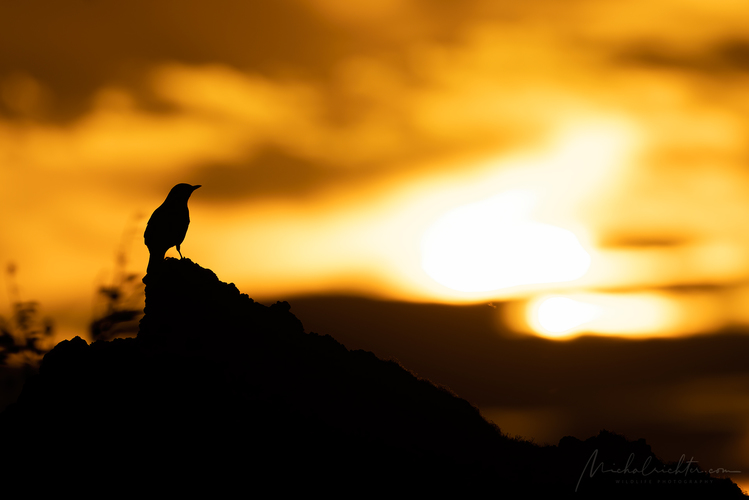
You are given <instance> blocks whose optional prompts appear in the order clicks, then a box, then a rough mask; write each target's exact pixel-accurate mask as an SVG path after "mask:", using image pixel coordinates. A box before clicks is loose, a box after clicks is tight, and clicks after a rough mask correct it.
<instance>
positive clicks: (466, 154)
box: [0, 0, 749, 336]
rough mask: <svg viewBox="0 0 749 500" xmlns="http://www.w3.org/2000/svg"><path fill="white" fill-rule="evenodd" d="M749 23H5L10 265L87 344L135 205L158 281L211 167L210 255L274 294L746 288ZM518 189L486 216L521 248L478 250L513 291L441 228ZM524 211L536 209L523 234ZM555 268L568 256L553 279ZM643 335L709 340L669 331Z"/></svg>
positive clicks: (2, 65) (646, 15)
mask: <svg viewBox="0 0 749 500" xmlns="http://www.w3.org/2000/svg"><path fill="white" fill-rule="evenodd" d="M744 11H745V8H744V7H743V6H742V5H741V4H740V3H736V2H718V3H711V4H710V5H709V6H708V5H704V4H702V3H699V2H688V3H684V2H663V3H659V4H658V6H653V5H652V4H651V3H648V2H610V3H607V4H606V5H605V6H604V5H601V4H600V3H598V2H585V1H577V2H567V3H565V5H564V6H562V5H559V4H558V3H556V2H548V1H536V2H531V3H528V4H523V5H522V6H520V5H513V4H510V3H503V2H491V1H484V2H482V1H474V2H466V3H462V4H461V6H460V8H458V7H456V6H450V5H449V4H440V5H435V4H433V3H428V2H418V1H395V0H393V1H387V2H357V3H356V4H355V5H353V4H351V3H350V2H342V1H334V0H325V1H322V0H320V1H316V0H315V1H313V0H309V1H292V0H286V1H281V2H261V3H253V4H252V5H249V4H246V3H245V2H236V1H228V0H223V1H220V2H218V3H216V4H211V6H206V5H203V4H202V3H200V2H184V3H181V4H180V6H179V8H177V7H176V6H174V5H172V4H171V3H169V2H134V3H129V4H128V5H127V6H124V5H116V4H113V3H110V2H79V3H76V2H73V3H72V4H70V5H66V6H65V7H62V6H59V5H56V4H54V3H51V2H50V3H49V5H45V8H44V9H37V8H33V7H31V6H29V5H23V4H14V5H13V6H10V7H8V14H9V15H7V16H4V18H3V20H0V43H1V44H2V46H3V47H6V50H4V51H2V53H0V111H2V118H1V119H0V145H2V147H1V148H0V151H1V152H0V176H1V177H0V179H2V182H1V183H0V190H2V193H0V194H2V196H1V197H0V204H1V205H0V206H1V208H2V212H3V213H5V214H7V215H6V217H5V223H4V225H3V229H4V231H3V232H2V234H0V238H2V245H0V258H1V259H2V260H3V261H6V262H7V261H12V262H16V263H17V264H18V266H19V275H18V279H19V281H20V283H21V286H22V290H23V295H24V297H25V298H27V299H28V298H32V297H33V298H34V299H36V300H39V301H41V302H42V303H43V304H44V305H45V307H46V308H48V309H49V310H50V311H53V312H55V313H58V314H57V315H58V316H60V319H59V322H60V331H61V332H65V335H66V336H68V335H69V334H71V333H72V332H73V330H75V329H76V328H80V327H81V326H82V325H84V324H85V323H86V322H87V321H88V319H89V316H90V311H88V310H85V311H84V310H83V309H82V308H81V307H80V304H83V303H86V304H89V303H90V300H91V296H92V294H93V290H94V288H95V285H96V282H97V279H99V278H98V277H101V276H106V274H107V273H111V272H112V267H113V262H114V254H115V252H116V251H117V248H118V245H119V244H120V241H121V238H122V236H121V235H122V233H123V231H125V230H126V228H127V227H128V225H129V224H131V221H132V219H133V217H134V216H135V215H137V214H140V215H142V216H143V217H142V218H140V219H138V222H137V224H139V225H138V226H137V228H136V229H134V230H133V233H134V234H135V237H133V238H132V239H130V240H128V241H127V244H128V245H129V246H128V248H129V254H128V255H129V259H130V260H129V268H130V269H131V270H132V271H133V272H136V273H137V272H142V270H143V268H144V265H145V262H146V258H147V255H146V252H145V248H144V247H142V246H141V245H140V244H139V243H140V241H139V237H138V235H139V234H140V232H141V231H142V227H143V226H144V225H145V222H146V220H147V216H148V215H149V214H150V212H151V211H152V210H153V208H155V207H156V206H158V204H159V203H160V202H161V201H162V200H163V198H164V196H165V194H166V192H167V191H168V189H169V188H170V187H171V186H172V185H173V184H175V183H177V182H190V183H194V184H198V183H200V184H202V185H203V186H204V188H203V189H201V190H200V191H199V192H197V193H196V195H195V196H194V197H193V199H192V201H191V203H190V205H191V209H192V214H193V216H192V220H193V222H192V226H191V228H190V232H189V234H188V238H187V240H186V242H185V245H184V248H185V250H186V251H185V254H186V255H187V256H189V257H190V258H192V259H193V260H195V261H197V262H199V263H201V264H203V265H205V266H208V267H211V268H212V269H214V270H216V272H217V273H218V274H219V276H221V277H222V279H225V280H228V281H234V282H236V283H237V284H238V285H239V286H240V288H242V289H244V290H247V291H248V292H249V293H251V295H254V296H258V297H283V296H286V295H290V294H300V293H325V292H331V291H349V292H356V293H358V294H365V295H370V296H377V297H387V298H396V299H406V300H420V301H459V302H466V301H468V302H470V301H477V300H492V299H502V298H504V297H513V296H535V295H536V294H537V293H538V292H542V291H552V292H555V293H561V294H563V295H564V294H570V293H580V292H590V291H591V288H594V289H595V290H603V291H606V290H608V291H609V292H611V291H616V290H619V289H626V290H627V291H635V292H638V293H639V292H642V291H645V292H649V291H652V290H650V289H652V288H653V287H656V288H658V289H660V288H662V287H671V286H674V285H678V286H690V287H694V286H698V287H704V286H710V287H712V288H713V289H714V290H712V291H711V292H709V293H708V295H710V294H713V295H712V296H713V298H714V297H723V295H725V294H726V293H729V294H730V295H731V297H736V299H735V300H734V302H736V301H738V303H741V301H742V300H743V296H744V295H746V294H745V293H743V286H742V285H743V283H744V282H745V281H746V279H747V277H749V266H747V263H746V260H745V259H744V258H743V256H744V255H745V254H746V251H747V250H749V232H748V231H747V230H746V229H745V225H744V224H743V222H744V220H745V215H747V214H749V203H748V202H747V201H746V200H747V199H749V198H747V196H746V195H747V193H749V177H748V176H747V169H746V166H745V158H746V153H747V151H746V147H745V145H744V142H743V140H742V139H743V137H745V135H746V120H745V118H744V117H745V116H746V115H747V114H746V107H747V105H749V101H747V99H746V97H745V95H744V94H745V93H744V92H743V89H744V88H745V85H746V83H747V72H746V69H747V67H749V63H747V61H748V60H749V59H748V58H749V56H747V54H748V53H749V48H747V47H749V45H747V43H748V42H747V41H746V40H745V38H744V34H743V33H744V23H743V22H742V21H741V19H742V14H744V13H745V12H744ZM666 20H668V22H666ZM677 20H678V22H676V21H677ZM518 191H520V192H522V193H525V194H523V195H522V196H525V198H523V199H524V200H525V201H522V202H521V204H522V205H523V206H522V207H515V206H510V205H507V204H506V203H505V204H504V205H501V204H500V205H496V204H495V205H491V202H488V203H489V205H488V206H489V207H490V208H485V209H483V210H484V212H483V214H484V215H483V217H485V218H486V222H485V223H483V224H479V223H477V225H476V227H477V228H479V229H476V231H481V229H480V228H483V227H487V226H489V227H495V226H494V225H496V224H500V226H501V227H500V229H496V227H495V231H503V234H504V235H506V236H505V237H504V239H502V238H500V239H498V240H497V241H495V242H494V243H492V244H494V245H496V246H497V248H502V249H507V252H506V253H504V254H502V253H499V254H497V253H494V252H488V253H487V256H486V257H484V259H485V262H483V263H479V262H478V260H477V261H476V262H477V264H476V267H477V269H486V268H487V267H488V266H490V265H491V266H494V267H495V268H496V269H495V273H496V275H497V279H495V280H494V281H492V276H477V277H476V279H480V280H483V281H482V283H481V284H478V283H473V282H471V281H470V280H471V278H470V276H469V277H468V278H466V279H468V281H466V279H464V278H465V276H466V273H469V274H470V272H471V271H469V270H467V269H464V268H462V267H460V266H459V265H458V264H457V263H458V262H468V261H472V260H475V259H479V257H476V256H475V255H472V254H470V255H468V254H465V252H464V253H463V254H461V253H460V252H461V250H459V249H445V245H444V244H443V243H440V242H444V241H457V240H459V239H461V238H458V237H457V236H453V235H452V234H451V233H450V231H452V230H451V229H449V228H448V229H439V223H438V221H439V220H441V218H443V217H445V216H446V214H450V213H454V212H451V211H454V210H456V209H457V210H463V209H461V208H460V207H466V206H468V207H470V206H475V205H472V204H476V203H479V204H480V203H483V202H486V200H489V199H491V198H492V197H493V196H498V195H499V196H502V195H503V193H507V192H518ZM522 196H521V198H522ZM491 207H494V208H491ZM497 207H499V208H497ZM502 207H504V208H502ZM478 210H482V209H481V208H480V206H479V208H478ZM502 210H505V212H507V211H508V210H509V212H511V213H513V214H515V215H513V217H516V219H515V222H513V223H512V224H511V227H510V226H507V225H505V226H502V225H501V223H499V222H498V221H499V220H505V219H503V217H505V215H506V213H504V212H502ZM518 210H521V211H523V213H522V214H520V215H517V214H518ZM469 211H470V209H469ZM470 217H471V218H472V219H473V220H476V217H473V216H470ZM435 224H437V226H435ZM455 224H456V226H455V227H463V226H464V223H462V222H461V221H459V220H457V221H456V222H455ZM549 226H553V228H555V229H552V232H553V231H556V230H557V229H562V230H564V231H570V232H571V234H572V235H574V236H572V238H573V239H577V243H574V242H573V243H571V245H572V246H568V247H565V248H568V249H570V248H572V247H574V246H575V245H577V244H579V245H580V246H581V248H584V251H585V252H586V253H587V255H588V257H587V258H588V259H589V260H585V258H586V257H584V256H580V255H577V256H575V255H569V256H568V257H565V256H563V255H562V256H560V255H561V254H560V252H557V251H556V249H557V248H559V247H558V245H562V246H563V247H564V245H566V244H564V243H559V241H558V240H556V239H554V238H556V236H554V235H553V234H551V233H549V232H548V231H547V232H546V233H544V231H545V229H544V227H546V228H548V227H549ZM435 227H438V229H435ZM445 227H447V226H445ZM435 231H437V232H439V231H442V233H441V234H436V233H435ZM445 231H447V232H445ZM476 231H474V233H475V232H476ZM428 234H431V235H432V236H433V237H432V239H431V240H429V239H427V240H425V238H426V237H427V235H428ZM435 234H436V235H435ZM519 234H529V236H528V238H530V240H529V241H528V242H526V244H527V245H529V246H530V247H531V248H532V247H539V246H546V247H548V248H549V249H550V250H549V251H548V252H547V254H539V255H537V256H536V257H535V259H536V260H533V259H534V257H532V256H528V257H527V258H526V257H523V258H525V262H524V263H522V264H517V265H516V262H520V258H519V257H518V256H519V255H523V256H525V255H526V254H527V252H525V251H523V250H522V248H524V247H523V246H522V245H516V244H515V242H516V241H518V240H520V239H522V237H517V238H516V237H515V236H517V235H519ZM560 234H561V233H560ZM511 235H515V236H511ZM481 237H483V236H481ZM440 238H441V239H440ZM467 238H468V239H466V240H465V245H464V246H466V247H468V248H469V249H470V248H471V247H472V246H471V239H470V238H471V236H468V237H467ZM533 238H536V239H535V240H534V239H533ZM464 239H465V237H464ZM429 241H433V242H437V243H433V245H436V246H437V248H439V250H435V249H434V248H432V249H429V248H427V247H428V245H429ZM508 241H510V243H508ZM473 246H474V247H475V246H476V245H473ZM515 247H517V248H515ZM569 251H573V250H569ZM435 252H442V254H439V253H435ZM445 252H447V253H445ZM451 252H452V253H451ZM513 252H515V253H514V254H513ZM469 253H470V252H469ZM425 255H428V256H430V257H429V258H430V259H431V261H430V262H432V264H425V261H424V259H425V258H426V257H425ZM495 255H499V257H495ZM513 255H515V257H513ZM549 259H558V263H557V264H553V265H551V264H550V265H549V266H550V267H549V270H548V271H545V272H546V274H544V272H542V271H539V270H538V268H539V266H540V265H541V263H542V262H548V261H549ZM565 259H567V260H565ZM581 259H583V260H585V262H589V264H588V265H587V266H583V267H581V268H580V269H579V270H577V271H576V270H575V269H577V268H575V267H574V266H575V265H582V264H579V263H580V262H582V261H581ZM479 260H480V259H479ZM575 262H578V264H574V263H575ZM430 266H431V267H430ZM435 266H436V267H437V268H439V269H440V270H438V271H434V269H435ZM451 266H452V267H453V268H451ZM455 266H457V267H455ZM569 266H571V267H570V269H571V270H570V271H569V272H566V273H565V272H559V269H562V268H564V269H566V268H567V267H569ZM427 268H428V269H431V271H427ZM555 269H556V271H555ZM430 272H431V274H430ZM451 273H452V274H451ZM512 273H514V274H513V276H514V277H511V278H507V276H508V275H509V274H512ZM478 274H479V275H481V274H482V273H481V272H478ZM483 274H485V273H483ZM451 275H452V276H459V277H458V278H455V279H454V280H453V281H451V279H452V278H450V277H449V276H451ZM455 280H457V281H455ZM458 282H461V283H463V284H458ZM472 286H475V287H476V289H480V290H481V291H480V292H475V291H472V289H471V287H472ZM456 287H457V288H458V290H456V289H455V288H456ZM643 289H644V290H643ZM659 293H665V294H670V297H671V299H673V300H675V301H676V302H678V303H679V304H681V306H680V305H679V304H677V306H676V307H682V309H683V308H684V307H687V308H692V307H693V305H691V303H690V305H687V306H684V303H683V301H682V300H681V295H679V294H676V295H674V294H673V293H672V291H668V290H665V291H664V290H660V291H659ZM716 294H717V295H716ZM616 297H620V296H619V295H616V296H614V298H616ZM607 300H608V299H607ZM708 301H709V298H708ZM625 302H627V301H626V300H624V301H621V303H622V305H621V306H617V305H615V306H613V307H614V309H617V308H619V309H621V308H624V309H626V307H627V306H626V304H625ZM702 309H704V313H703V314H702V316H701V318H702V319H703V323H705V324H707V325H725V324H731V323H735V322H738V323H742V322H743V321H744V318H743V317H741V316H742V315H741V314H740V310H741V307H738V308H736V307H728V308H722V309H721V308H718V309H716V308H715V307H712V308H711V307H709V306H705V307H703V308H702ZM737 309H738V310H739V312H737ZM664 314H666V313H665V312H663V313H662V314H661V316H662V315H664ZM616 321H617V324H621V319H619V320H616ZM677 323H679V322H678V321H677ZM681 323H683V321H682V322H681ZM588 327H590V328H592V327H591V326H590V324H588ZM579 328H580V329H583V330H584V329H585V328H586V326H585V325H583V326H580V327H579ZM603 329H604V330H605V329H606V328H605V327H604V328H603ZM625 329H626V328H625ZM632 329H635V326H632ZM644 331H648V332H651V333H652V332H656V333H657V332H658V331H662V332H664V334H673V333H687V331H686V330H685V329H684V328H683V327H669V326H668V325H666V324H665V323H663V322H662V321H661V322H659V321H655V322H654V323H652V324H650V325H648V326H647V328H646V329H645V330H644Z"/></svg>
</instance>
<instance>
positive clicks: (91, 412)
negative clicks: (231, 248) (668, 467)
mask: <svg viewBox="0 0 749 500" xmlns="http://www.w3.org/2000/svg"><path fill="white" fill-rule="evenodd" d="M144 282H145V283H146V308H145V316H144V317H143V319H142V320H141V323H140V331H139V333H138V336H137V338H129V339H115V340H113V341H109V342H106V341H97V342H94V343H92V344H90V345H89V344H87V343H86V342H85V341H84V340H82V339H80V338H78V337H76V338H75V339H73V340H70V341H63V342H61V343H59V344H58V345H57V346H56V347H55V348H54V349H53V350H52V351H50V352H49V353H47V355H46V356H45V357H44V360H43V362H42V365H41V368H40V371H39V374H38V375H37V376H34V377H32V378H30V379H29V380H28V381H27V383H26V385H25V387H24V389H23V392H22V394H21V396H20V397H19V399H18V401H17V402H16V403H15V404H13V405H11V406H9V407H8V408H7V409H6V410H5V411H4V412H3V413H2V414H0V425H2V428H3V429H5V430H6V433H5V435H4V438H3V439H4V441H3V447H2V449H3V452H2V457H3V458H2V459H1V460H3V463H2V464H0V465H2V468H0V470H2V471H3V472H4V474H2V477H3V478H5V482H6V483H8V482H14V481H15V482H22V481H23V480H26V479H32V480H34V484H40V481H42V480H44V479H47V478H50V477H53V478H54V480H53V481H50V482H47V483H46V484H47V485H48V486H52V487H54V488H56V489H59V488H65V487H66V488H75V489H76V490H80V489H86V488H96V489H106V492H105V491H102V493H107V492H109V493H113V492H120V491H123V490H125V489H130V490H134V491H135V490H142V489H143V488H149V490H148V491H149V492H150V493H161V494H169V495H171V494H174V493H185V492H194V491H196V489H197V488H205V489H206V491H210V492H211V494H212V496H216V495H217V494H220V493H221V492H222V491H226V492H229V491H232V492H233V491H241V492H244V493H246V494H251V493H258V492H265V491H269V489H270V490H272V491H274V492H279V493H280V492H284V493H296V494H299V493H305V494H309V493H312V492H324V493H330V492H333V493H338V494H345V495H346V496H349V497H358V496H361V495H362V494H366V493H369V492H379V493H389V494H395V493H396V492H412V493H420V494H424V493H426V492H440V493H445V492H448V491H451V490H453V491H458V492H460V493H462V494H464V495H465V494H470V493H482V494H496V495H499V496H509V497H514V496H517V495H519V494H520V493H521V492H522V493H523V494H529V493H536V494H539V495H541V496H547V497H550V496H553V497H566V496H571V497H574V498H578V497H586V496H589V495H592V496H595V497H600V496H601V495H604V494H605V497H606V498H630V497H632V496H633V495H637V496H640V497H643V496H644V497H646V498H648V497H652V498H663V497H664V496H667V497H669V498H744V497H743V496H742V495H741V493H740V490H739V489H738V487H737V486H736V485H735V484H733V483H731V482H730V481H729V480H721V479H715V478H712V477H710V476H708V475H707V474H704V473H699V472H696V471H692V472H691V473H689V474H684V475H683V477H682V476H679V478H676V477H675V475H674V474H669V473H660V474H650V475H649V476H648V477H647V479H649V480H651V481H652V482H655V481H656V480H657V479H659V478H660V479H663V480H666V481H671V480H674V479H687V480H689V482H688V483H687V482H686V481H685V482H684V484H678V483H677V482H676V481H674V482H673V484H668V483H666V484H642V483H638V484H631V485H627V486H623V485H621V484H617V483H616V480H623V479H631V480H636V479H639V480H641V479H643V477H642V476H641V475H638V476H636V475H633V474H629V475H625V474H616V473H611V472H605V471H600V470H598V471H597V472H595V473H594V474H592V477H591V474H590V473H589V472H590V471H592V470H594V467H590V468H589V469H585V466H586V464H588V463H589V460H590V459H591V456H592V454H593V452H594V451H595V450H598V452H597V458H596V460H597V462H596V464H594V465H597V463H599V462H603V463H604V464H605V469H612V468H613V469H615V468H619V467H623V466H624V465H625V464H624V462H626V460H627V457H628V456H629V455H630V454H634V455H633V457H634V461H633V463H632V464H631V465H630V466H629V468H630V469H632V468H634V467H640V468H641V467H642V464H643V461H644V460H646V459H647V458H648V457H650V460H651V462H650V465H651V468H657V469H663V468H665V467H664V466H663V465H664V464H663V463H662V462H661V461H659V460H658V459H657V458H656V457H655V456H654V455H653V454H652V452H651V450H650V448H649V446H647V445H646V444H645V442H644V440H640V441H636V442H630V441H627V440H626V439H625V438H624V437H622V436H618V435H616V434H612V433H609V432H606V431H602V432H601V434H599V436H596V437H594V438H590V439H588V440H587V441H580V440H577V439H576V438H572V437H567V438H564V439H562V441H561V442H560V445H559V446H546V447H540V446H537V445H534V444H532V443H529V442H526V441H522V440H518V439H512V438H510V437H508V436H505V435H503V434H502V433H501V432H500V430H499V429H498V428H497V427H496V426H495V425H494V424H491V423H489V422H487V421H486V420H484V419H483V418H482V417H481V415H480V414H479V411H478V410H477V409H476V408H475V407H474V406H472V405H471V404H469V403H468V402H467V401H465V400H463V399H460V398H459V397H457V396H456V395H454V394H452V393H451V392H450V391H448V390H447V389H445V388H442V387H439V386H437V385H435V384H433V383H432V382H430V381H427V380H422V379H419V378H417V377H416V376H414V375H413V374H412V373H411V372H409V371H408V370H406V369H405V368H403V367H402V366H400V365H399V364H398V363H396V362H394V361H383V360H380V359H378V358H377V357H375V355H374V354H372V353H371V352H366V351H361V350H358V351H349V350H348V349H346V348H345V347H344V346H343V345H341V344H340V343H338V342H337V341H336V340H334V339H333V338H332V337H330V336H328V335H318V334H315V333H305V331H304V328H303V326H302V324H301V322H300V321H299V320H298V319H297V318H296V317H295V316H294V315H293V314H292V313H291V312H290V306H289V304H288V303H286V302H277V303H276V304H273V305H272V306H270V307H266V306H264V305H262V304H259V303H257V302H254V301H253V300H252V299H251V298H249V297H248V296H247V295H245V294H241V293H240V292H239V290H237V288H236V287H235V286H234V285H233V284H227V283H223V282H221V281H219V280H218V278H217V277H216V275H215V274H214V273H213V272H211V271H210V270H208V269H204V268H202V267H200V266H198V265H197V264H194V263H192V262H191V261H190V260H189V259H183V260H176V259H166V260H165V261H164V263H163V266H160V269H159V272H158V273H156V274H153V275H149V276H146V278H144ZM581 476H583V477H582V479H580V478H581ZM698 481H699V482H698ZM578 483H579V484H578ZM30 487H31V486H30ZM238 488H239V490H238ZM576 488H577V489H578V491H577V492H575V489H576Z"/></svg>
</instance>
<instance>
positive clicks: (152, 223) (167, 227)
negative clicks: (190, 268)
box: [143, 184, 200, 273]
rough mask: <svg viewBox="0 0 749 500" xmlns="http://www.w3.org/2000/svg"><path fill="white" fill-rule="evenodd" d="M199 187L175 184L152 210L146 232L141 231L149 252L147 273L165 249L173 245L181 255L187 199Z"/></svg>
mask: <svg viewBox="0 0 749 500" xmlns="http://www.w3.org/2000/svg"><path fill="white" fill-rule="evenodd" d="M199 187H200V185H197V186H191V185H190V184H177V185H176V186H174V187H173V188H172V190H171V191H169V195H167V197H166V200H164V203H162V204H161V206H159V208H157V209H156V210H154V211H153V214H152V215H151V218H150V219H148V224H147V225H146V232H145V233H143V239H144V240H145V243H146V246H147V247H148V251H149V253H150V254H151V256H150V258H149V259H148V269H147V271H146V272H147V273H151V272H153V271H154V270H155V269H156V268H157V266H158V264H159V263H161V262H162V261H163V260H164V255H165V254H166V251H167V250H169V249H170V248H172V247H173V246H176V247H177V252H179V256H180V257H182V252H181V251H180V245H181V244H182V242H183V241H185V235H186V234H187V227H188V226H189V225H190V212H189V210H188V209H187V200H189V199H190V195H191V194H192V192H193V191H195V190H196V189H198V188H199Z"/></svg>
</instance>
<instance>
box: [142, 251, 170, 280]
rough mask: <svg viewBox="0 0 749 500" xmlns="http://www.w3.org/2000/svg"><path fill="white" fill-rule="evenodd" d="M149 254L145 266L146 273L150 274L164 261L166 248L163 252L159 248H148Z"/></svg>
mask: <svg viewBox="0 0 749 500" xmlns="http://www.w3.org/2000/svg"><path fill="white" fill-rule="evenodd" d="M149 252H150V256H149V257H148V267H147V268H146V274H152V273H154V272H155V271H157V270H158V268H159V266H160V265H161V264H163V263H164V255H166V250H164V251H163V252H162V251H160V250H151V249H149Z"/></svg>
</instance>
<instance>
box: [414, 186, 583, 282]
mask: <svg viewBox="0 0 749 500" xmlns="http://www.w3.org/2000/svg"><path fill="white" fill-rule="evenodd" d="M535 199H536V195H535V194H534V193H533V192H532V191H523V190H511V191H506V192H504V193H501V194H499V195H496V196H493V197H491V198H488V199H485V200H482V201H479V202H476V203H472V204H469V205H465V206H462V207H459V208H456V209H454V210H452V211H450V212H448V213H447V214H445V215H444V216H442V217H441V218H440V219H438V220H437V221H436V222H435V223H434V224H433V225H432V226H431V227H430V228H429V230H428V231H427V232H426V233H425V235H424V238H423V240H422V262H421V264H422V268H423V269H424V271H425V272H426V273H427V274H428V275H429V276H430V277H431V278H432V279H434V280H435V281H437V282H438V283H440V284H442V285H444V286H446V287H448V288H451V289H453V290H457V291H461V292H488V291H493V290H500V289H503V288H509V287H514V286H519V285H530V284H538V283H557V282H565V281H572V280H575V279H578V278H580V277H582V276H583V275H584V274H585V273H586V272H587V270H588V268H589V267H590V260H591V259H590V255H589V254H588V253H587V252H586V250H585V249H584V248H583V246H582V245H581V244H580V242H579V240H578V239H577V237H576V236H575V234H574V233H572V232H571V231H569V230H567V229H564V228H561V227H557V226H553V225H549V224H542V223H539V222H534V221H532V220H530V218H529V217H528V213H529V212H530V209H531V208H532V206H533V204H534V202H535Z"/></svg>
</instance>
